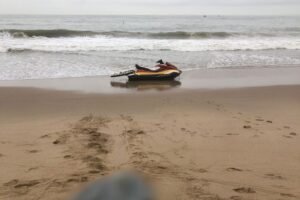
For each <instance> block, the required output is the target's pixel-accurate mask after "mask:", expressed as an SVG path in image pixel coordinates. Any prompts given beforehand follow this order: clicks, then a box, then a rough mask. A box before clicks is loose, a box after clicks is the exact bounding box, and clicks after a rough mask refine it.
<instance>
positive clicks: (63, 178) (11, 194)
mask: <svg viewBox="0 0 300 200" xmlns="http://www.w3.org/2000/svg"><path fill="white" fill-rule="evenodd" d="M108 122H109V120H108V119H106V118H101V117H94V116H92V115H89V116H86V117H83V118H82V119H80V120H79V121H78V122H76V123H74V124H72V125H71V127H70V129H67V130H64V131H61V132H55V133H51V134H46V135H44V136H42V137H40V140H45V141H43V142H51V143H52V145H55V146H57V148H62V149H64V152H67V155H62V157H63V159H64V160H65V161H66V162H67V163H65V165H69V167H70V170H68V171H67V172H66V173H63V175H62V174H61V175H55V174H54V175H53V177H47V178H45V179H39V180H35V179H33V180H25V179H23V180H21V179H13V180H11V181H9V182H7V183H4V184H3V186H2V187H1V188H0V195H1V196H2V197H7V198H8V199H9V198H12V199H14V198H15V197H20V198H21V199H23V198H25V197H26V198H27V197H29V196H30V199H43V198H44V197H45V196H46V195H47V194H50V193H60V192H66V191H69V190H70V189H71V188H73V187H74V186H76V185H79V184H83V183H85V182H87V181H89V180H90V179H93V178H95V176H97V177H99V176H102V175H104V174H106V173H107V167H106V163H105V158H106V155H107V154H108V153H109V145H108V144H110V142H111V140H110V137H109V136H108V135H107V134H105V133H103V132H101V131H100V129H101V128H102V127H104V126H106V124H107V123H108ZM53 137H56V139H55V140H52V138H53ZM27 152H28V153H31V154H32V153H38V152H39V151H38V150H35V149H33V150H29V151H27ZM74 162H75V163H76V162H77V163H82V164H83V165H85V167H80V168H78V169H76V168H74V167H73V166H72V165H74ZM68 163H69V164H68ZM80 165H81V164H80ZM80 165H79V166H80ZM37 169H39V166H36V167H31V168H30V169H28V170H27V172H30V171H32V170H37ZM74 170H75V171H78V172H76V173H74Z"/></svg>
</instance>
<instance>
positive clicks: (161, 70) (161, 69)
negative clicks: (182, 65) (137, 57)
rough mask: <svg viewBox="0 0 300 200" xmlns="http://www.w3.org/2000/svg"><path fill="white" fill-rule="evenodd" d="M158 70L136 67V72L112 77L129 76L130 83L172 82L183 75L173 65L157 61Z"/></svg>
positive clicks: (132, 71)
mask: <svg viewBox="0 0 300 200" xmlns="http://www.w3.org/2000/svg"><path fill="white" fill-rule="evenodd" d="M157 62H158V63H159V64H158V65H156V67H158V69H156V70H152V69H149V68H145V67H141V66H139V65H137V64H136V65H135V67H136V70H128V71H125V72H120V73H118V74H113V75H111V77H118V76H127V77H128V80H129V81H170V80H174V79H175V78H176V77H178V76H180V74H181V73H182V72H181V70H179V69H178V68H177V67H176V66H174V65H172V64H171V63H168V62H166V63H164V62H163V61H162V60H159V61H157Z"/></svg>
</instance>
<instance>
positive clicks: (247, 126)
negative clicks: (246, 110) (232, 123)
mask: <svg viewBox="0 0 300 200" xmlns="http://www.w3.org/2000/svg"><path fill="white" fill-rule="evenodd" d="M243 128H244V129H250V128H252V127H251V126H250V125H244V126H243Z"/></svg>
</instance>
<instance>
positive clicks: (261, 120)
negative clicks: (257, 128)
mask: <svg viewBox="0 0 300 200" xmlns="http://www.w3.org/2000/svg"><path fill="white" fill-rule="evenodd" d="M256 121H258V122H263V121H265V120H264V119H261V118H257V119H256Z"/></svg>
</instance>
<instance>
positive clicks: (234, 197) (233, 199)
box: [230, 196, 243, 200]
mask: <svg viewBox="0 0 300 200" xmlns="http://www.w3.org/2000/svg"><path fill="white" fill-rule="evenodd" d="M230 199H231V200H242V199H243V198H242V197H241V196H231V197H230Z"/></svg>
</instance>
